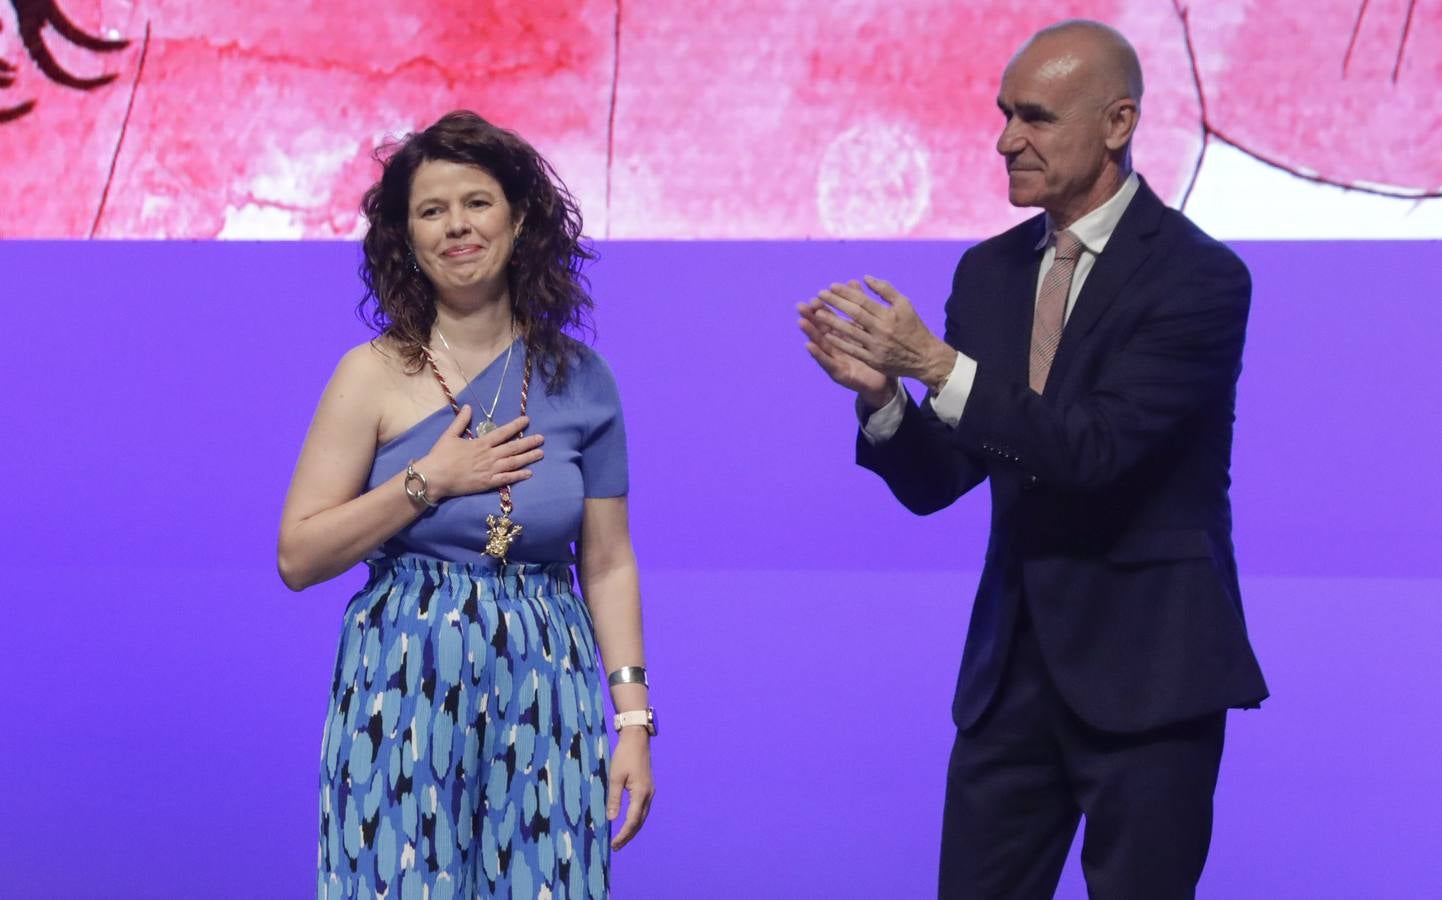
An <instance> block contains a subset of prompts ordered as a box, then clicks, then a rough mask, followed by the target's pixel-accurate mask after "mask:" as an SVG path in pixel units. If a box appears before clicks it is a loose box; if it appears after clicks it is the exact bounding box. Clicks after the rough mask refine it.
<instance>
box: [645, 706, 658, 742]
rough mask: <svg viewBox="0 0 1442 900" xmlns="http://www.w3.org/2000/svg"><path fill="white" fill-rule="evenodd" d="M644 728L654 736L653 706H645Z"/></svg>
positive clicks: (654, 711) (654, 718) (654, 715)
mask: <svg viewBox="0 0 1442 900" xmlns="http://www.w3.org/2000/svg"><path fill="white" fill-rule="evenodd" d="M646 730H647V731H649V732H651V737H655V736H656V710H655V709H654V708H653V707H650V706H648V707H646Z"/></svg>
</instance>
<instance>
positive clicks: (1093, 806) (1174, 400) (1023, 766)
mask: <svg viewBox="0 0 1442 900" xmlns="http://www.w3.org/2000/svg"><path fill="white" fill-rule="evenodd" d="M1141 96H1142V78H1141V68H1140V65H1139V64H1138V61H1137V57H1136V53H1135V51H1134V50H1133V49H1132V47H1131V45H1130V44H1128V43H1127V41H1126V39H1125V38H1123V37H1122V36H1121V35H1120V34H1118V33H1116V32H1115V31H1113V30H1112V29H1111V28H1108V27H1107V26H1105V25H1101V24H1099V23H1095V22H1083V21H1071V22H1063V23H1061V24H1059V25H1055V26H1052V27H1050V28H1047V29H1045V30H1043V31H1041V32H1040V33H1038V34H1037V35H1035V36H1034V37H1033V38H1032V39H1031V40H1030V41H1028V42H1027V44H1026V45H1025V46H1023V47H1022V48H1021V49H1020V50H1019V51H1018V52H1017V54H1016V56H1015V57H1013V58H1012V60H1011V62H1010V63H1009V64H1008V66H1007V68H1006V70H1005V72H1004V73H1003V76H1002V82H1001V92H1000V95H999V97H998V105H999V106H1000V107H1001V111H1002V113H1003V114H1004V116H1005V118H1006V125H1005V127H1004V128H1003V129H1002V133H1001V137H1000V139H999V140H998V141H997V150H998V152H1000V153H1001V155H1002V156H1003V157H1005V159H1006V165H1007V171H1008V175H1009V178H1010V200H1011V202H1012V204H1014V205H1016V206H1035V207H1041V208H1042V209H1043V210H1044V215H1039V216H1037V217H1035V218H1033V219H1031V220H1029V221H1027V222H1025V223H1023V224H1022V225H1020V226H1018V227H1016V228H1013V229H1012V230H1010V231H1008V232H1006V233H1004V234H1001V235H999V236H997V237H994V238H991V239H990V240H987V241H984V242H982V243H981V244H978V245H977V246H975V247H973V248H971V249H970V250H968V251H967V252H966V253H965V254H964V255H963V256H962V259H961V262H960V264H959V265H958V266H957V269H956V275H955V278H954V280H953V284H952V292H951V297H950V299H949V300H948V301H947V304H946V332H945V339H944V340H942V339H940V338H937V337H936V336H935V335H934V334H932V333H931V332H930V331H928V330H927V329H926V327H925V325H923V324H922V323H921V321H920V319H919V318H918V317H917V315H916V313H915V311H914V309H913V308H912V306H911V304H910V302H909V301H908V300H907V299H906V298H905V297H904V296H903V295H901V294H900V293H899V292H897V290H896V289H895V288H893V287H892V286H891V285H890V284H888V283H886V282H884V281H881V280H879V279H874V278H870V277H868V278H867V286H868V287H870V288H871V290H872V291H873V292H874V293H875V294H876V295H877V296H876V297H872V296H870V295H868V294H867V293H866V292H865V291H864V290H862V287H861V285H860V284H858V283H857V282H854V281H853V282H851V283H849V284H835V285H832V286H831V288H830V289H829V290H826V291H823V292H822V293H821V294H820V295H819V296H818V297H817V298H815V299H813V300H812V301H811V302H809V303H805V304H802V305H801V307H800V310H801V313H802V320H801V328H802V330H803V331H804V332H805V334H806V336H807V338H808V344H807V349H808V351H809V352H810V353H811V355H812V357H813V358H815V360H816V361H817V362H818V363H819V364H820V366H821V367H822V368H823V369H824V370H825V371H826V373H827V374H828V375H830V376H831V378H832V379H833V380H835V381H836V382H838V383H840V384H842V385H843V386H845V387H848V388H850V389H852V390H855V391H856V392H857V394H858V398H859V399H858V411H859V412H860V413H861V415H862V433H861V435H860V436H859V438H858V440H857V461H858V462H859V463H860V464H861V465H863V466H865V467H866V468H868V469H871V470H872V471H874V472H876V473H877V474H879V475H880V476H881V477H882V478H884V479H885V480H886V483H887V485H888V486H889V487H890V488H891V491H892V493H894V494H895V495H896V497H897V498H898V499H899V500H901V502H902V503H903V504H905V505H906V507H907V508H908V509H910V510H912V511H913V512H916V513H919V514H926V513H931V512H934V511H936V510H938V509H941V508H943V507H945V506H947V505H949V504H950V503H952V502H953V501H954V500H955V499H956V498H957V497H959V496H961V495H962V494H963V493H965V492H966V491H968V490H970V489H971V488H973V487H975V486H976V485H978V484H979V483H981V481H982V480H984V479H986V480H989V481H990V483H991V493H992V518H991V538H990V541H989V543H988V546H987V550H986V563H985V568H984V570H983V573H982V577H981V582H980V585H979V586H978V589H977V595H976V601H975V605H974V607H973V610H972V617H971V625H970V628H969V630H968V633H967V639H966V648H965V652H964V654H963V657H962V662H961V672H960V675H959V677H958V682H957V688H956V697H955V701H954V704H953V708H952V714H953V718H954V719H955V722H956V726H957V736H956V742H955V744H954V746H953V749H952V755H951V761H950V766H949V769H948V777H947V795H946V805H945V813H944V819H943V826H942V858H941V873H940V876H941V877H940V895H941V896H942V897H946V898H952V897H1049V896H1051V895H1052V894H1053V892H1054V891H1055V889H1056V884H1057V880H1058V878H1059V877H1060V872H1061V867H1062V864H1063V862H1064V861H1065V858H1066V854H1067V850H1068V847H1069V846H1070V843H1071V840H1072V837H1073V835H1074V833H1075V831H1076V827H1077V823H1078V821H1079V818H1080V816H1081V815H1083V814H1084V815H1085V816H1086V820H1087V825H1086V830H1085V836H1084V839H1083V845H1082V865H1083V868H1084V870H1085V874H1086V879H1087V884H1088V887H1089V890H1090V892H1091V894H1092V896H1096V897H1137V898H1147V900H1160V898H1171V897H1190V896H1193V895H1194V893H1195V887H1196V883H1197V880H1198V878H1199V877H1200V875H1201V871H1202V865H1203V863H1204V861H1205V859H1206V854H1207V846H1208V843H1209V842H1210V839H1211V823H1212V794H1213V791H1214V788H1215V785H1216V777H1217V768H1218V765H1219V762H1220V759H1221V749H1222V736H1223V729H1224V724H1225V715H1226V710H1227V709H1228V708H1233V707H1249V706H1256V705H1258V704H1259V703H1260V702H1261V701H1262V700H1263V699H1264V698H1265V697H1266V696H1267V688H1266V685H1265V684H1264V682H1263V680H1262V675H1261V672H1260V670H1259V669H1258V666H1257V663H1256V660H1255V658H1254V657H1253V655H1252V650H1251V647H1250V645H1249V643H1248V639H1247V635H1246V629H1245V626H1244V624H1243V620H1242V611H1241V604H1240V598H1239V591H1238V586H1237V574H1236V565H1235V561H1234V558H1233V552H1232V544H1231V508H1230V503H1229V500H1228V496H1227V489H1228V486H1229V484H1230V478H1229V475H1228V469H1229V466H1230V457H1231V443H1232V420H1233V406H1234V401H1235V394H1236V379H1237V375H1238V373H1239V371H1240V367H1241V354H1242V343H1243V338H1244V335H1245V330H1246V321H1247V310H1248V305H1249V303H1250V296H1251V281H1250V277H1249V276H1248V274H1247V270H1246V267H1245V266H1244V265H1243V264H1242V263H1241V262H1240V261H1239V260H1238V259H1237V258H1236V256H1234V255H1233V254H1232V253H1231V251H1229V250H1228V249H1227V248H1225V247H1223V246H1222V245H1221V244H1219V243H1217V242H1215V241H1213V240H1212V239H1211V238H1209V237H1207V236H1206V235H1205V234H1203V233H1202V232H1201V231H1200V230H1198V229H1197V228H1196V227H1195V226H1193V225H1192V224H1191V223H1190V222H1188V221H1187V220H1186V219H1185V218H1184V217H1183V216H1182V215H1181V214H1180V213H1177V212H1175V211H1173V210H1170V209H1167V208H1166V207H1164V206H1163V205H1162V203H1161V201H1160V200H1158V198H1157V197H1156V195H1155V194H1153V193H1152V191H1151V190H1150V189H1149V188H1148V187H1147V186H1146V183H1145V182H1144V181H1142V180H1141V179H1140V178H1139V177H1138V176H1137V175H1136V174H1135V173H1133V172H1132V170H1131V155H1130V145H1131V139H1132V135H1133V132H1134V131H1135V129H1136V126H1137V119H1138V114H1139V105H1140V101H1141ZM877 298H879V299H877ZM901 378H913V379H916V380H917V381H920V382H921V383H922V384H923V385H925V387H926V388H927V390H928V398H927V400H926V401H925V402H924V403H922V404H920V405H918V404H917V403H915V402H914V401H913V400H912V399H911V397H910V395H909V394H908V393H907V392H906V391H904V390H903V389H902V387H901V382H900V379H901Z"/></svg>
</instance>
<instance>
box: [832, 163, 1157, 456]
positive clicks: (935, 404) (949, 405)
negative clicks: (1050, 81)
mask: <svg viewBox="0 0 1442 900" xmlns="http://www.w3.org/2000/svg"><path fill="white" fill-rule="evenodd" d="M1140 184H1141V182H1140V181H1139V179H1138V178H1137V174H1136V173H1135V172H1133V173H1132V174H1130V175H1128V176H1127V180H1126V181H1124V182H1122V186H1121V188H1120V189H1118V190H1117V192H1116V193H1115V194H1113V195H1112V197H1111V199H1110V200H1108V201H1107V202H1105V203H1103V204H1102V205H1101V206H1098V207H1097V208H1096V209H1094V210H1092V211H1091V212H1089V213H1087V214H1086V215H1084V216H1082V217H1081V218H1080V219H1077V220H1076V221H1075V222H1073V223H1072V225H1071V228H1070V229H1068V230H1069V231H1071V233H1072V234H1074V235H1076V237H1077V240H1079V241H1081V245H1082V252H1081V255H1080V256H1079V257H1077V261H1076V268H1075V269H1074V270H1073V271H1072V277H1071V290H1070V291H1068V292H1067V298H1066V312H1065V313H1064V316H1065V318H1064V319H1063V320H1062V321H1063V323H1065V321H1066V319H1069V318H1071V311H1072V307H1074V306H1076V298H1077V295H1079V294H1080V293H1081V289H1082V285H1084V284H1086V280H1087V275H1089V274H1090V273H1091V270H1092V266H1094V265H1096V260H1097V255H1098V254H1100V253H1101V252H1102V251H1103V250H1105V249H1106V246H1107V241H1109V240H1111V236H1112V232H1114V231H1116V228H1117V223H1118V222H1120V221H1121V218H1122V213H1124V212H1126V209H1127V206H1128V205H1129V204H1130V203H1131V202H1132V197H1134V196H1136V193H1137V188H1138V187H1139V186H1140ZM1046 226H1047V227H1046V232H1045V233H1044V234H1043V235H1042V239H1041V241H1039V242H1038V243H1037V245H1036V249H1038V250H1043V253H1042V256H1041V268H1040V269H1038V271H1037V277H1036V294H1035V296H1033V298H1032V302H1033V303H1035V302H1036V301H1037V300H1040V299H1041V283H1042V281H1043V280H1045V278H1046V273H1047V271H1048V270H1049V269H1050V268H1051V264H1052V261H1053V260H1055V259H1056V241H1054V240H1053V239H1052V230H1053V229H1052V223H1051V217H1050V216H1048V217H1047V223H1046ZM975 383H976V360H974V359H972V358H971V357H970V356H967V355H966V354H965V353H962V352H960V351H957V354H956V364H955V365H954V366H952V368H951V374H950V375H948V376H947V378H946V383H945V384H943V385H942V388H941V393H940V394H938V395H937V396H935V397H932V398H931V399H930V400H929V401H928V402H929V403H931V409H932V411H933V412H935V413H936V417H937V418H938V419H940V420H941V421H943V422H945V423H946V424H947V425H949V426H951V427H952V428H955V427H956V424H957V423H958V422H960V421H961V414H962V412H963V411H964V410H965V409H966V400H967V398H968V397H970V396H971V387H972V385H973V384H975ZM904 390H905V389H904V388H903V387H902V386H901V381H900V379H898V380H897V382H896V393H895V394H894V395H892V398H891V402H889V403H887V404H886V405H885V406H883V407H882V408H881V409H878V410H877V411H876V412H874V413H872V414H871V415H870V416H869V417H867V418H866V419H865V420H864V421H863V422H862V426H861V433H862V434H864V435H865V436H866V440H867V441H869V442H870V443H871V444H873V445H875V444H880V443H882V442H883V441H888V440H890V439H891V436H892V435H894V434H896V429H898V428H900V427H901V417H902V415H903V413H904V412H905V410H906V396H905V394H904ZM856 410H857V415H858V416H865V410H864V409H862V405H861V400H860V399H859V398H858V399H857V401H856Z"/></svg>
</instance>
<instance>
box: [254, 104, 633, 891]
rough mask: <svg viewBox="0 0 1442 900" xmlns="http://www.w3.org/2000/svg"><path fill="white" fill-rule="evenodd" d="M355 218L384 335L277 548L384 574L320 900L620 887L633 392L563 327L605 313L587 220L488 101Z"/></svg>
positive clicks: (351, 390)
mask: <svg viewBox="0 0 1442 900" xmlns="http://www.w3.org/2000/svg"><path fill="white" fill-rule="evenodd" d="M364 211H365V214H366V217H367V219H368V220H369V229H368V231H367V233H366V237H365V261H364V263H363V264H362V267H361V276H362V278H363V279H364V281H365V284H366V288H367V295H366V299H365V300H364V301H362V306H363V308H364V307H369V308H370V311H371V316H372V320H373V322H374V323H375V325H376V327H377V329H378V331H379V332H380V334H379V336H378V337H377V338H376V339H375V340H373V341H370V342H367V343H365V344H362V345H360V346H358V347H355V348H354V349H352V350H350V351H349V352H348V353H346V354H345V356H344V357H342V359H341V361H340V364H339V365H338V366H337V367H336V371H335V374H334V375H333V376H332V378H331V381H330V383H329V384H328V385H327V386H326V389H325V393H324V394H323V395H322V397H321V400H320V404H319V407H318V408H317V410H316V414H315V419H314V422H313V423H312V425H311V428H310V432H309V434H308V435H307V437H306V440H305V446H304V448H303V449H302V450H301V455H300V461H299V463H298V464H297V466H296V471H295V475H294V478H293V480H292V483H291V488H290V493H289V495H288V496H287V498H286V503H285V512H284V514H283V519H282V523H281V532H280V545H279V554H278V556H279V565H280V572H281V577H282V578H283V579H284V581H285V583H286V584H287V585H288V586H289V587H291V588H292V589H294V590H300V589H302V588H305V587H307V586H309V585H312V584H316V583H318V582H320V581H324V580H326V579H328V578H332V577H334V576H336V575H338V574H340V573H342V572H344V571H346V570H347V569H349V568H350V567H351V566H353V565H355V564H356V563H357V562H359V561H361V560H362V559H364V560H365V561H366V563H367V564H368V566H369V569H370V578H369V579H368V580H367V582H366V585H365V587H364V588H363V589H362V590H361V592H360V593H359V594H357V595H356V596H355V597H354V598H353V599H352V600H351V602H350V605H349V606H348V607H347V608H346V611H345V615H344V632H343V634H342V636H341V645H340V652H339V656H338V659H337V662H336V674H335V679H334V682H333V684H332V697H331V703H330V711H329V714H328V718H327V722H326V728H325V736H324V740H323V759H322V772H321V798H320V814H321V829H320V832H321V833H320V862H319V879H318V885H317V893H318V895H319V896H322V897H351V896H372V895H375V894H378V893H381V892H385V893H387V894H388V895H389V896H392V897H407V898H408V897H421V896H423V895H424V896H429V897H431V898H436V897H475V896H500V897H518V898H520V897H525V898H532V897H556V898H561V897H566V898H577V897H604V896H606V895H607V894H608V892H609V882H608V868H609V859H610V850H611V849H612V848H619V847H621V846H622V845H624V844H625V843H626V842H627V841H628V840H630V839H631V838H632V837H633V836H634V835H635V834H636V831H637V830H638V829H639V828H640V827H641V824H642V822H644V820H645V818H646V813H647V811H648V808H649V806H650V802H651V796H652V792H653V788H652V781H651V765H650V737H651V735H652V734H654V733H655V726H654V713H653V712H652V711H650V710H649V709H648V708H647V706H646V701H647V688H646V681H645V669H644V668H643V666H644V664H645V663H644V657H643V648H642V639H641V608H640V595H639V590H638V587H637V577H636V561H635V556H634V554H633V553H632V549H631V539H630V531H629V527H628V525H627V518H626V491H627V486H628V485H627V477H628V476H627V468H626V446H625V430H624V426H623V424H622V420H621V411H620V406H619V403H618V398H617V395H616V387H615V383H614V381H613V380H612V377H611V372H610V370H609V369H608V368H607V366H606V364H605V363H604V362H603V361H602V360H601V358H600V357H599V356H597V355H596V354H595V353H594V352H593V351H591V350H590V349H589V348H587V347H585V346H584V345H582V344H580V343H579V342H577V341H576V340H575V339H573V338H571V337H569V336H568V335H567V334H566V332H567V331H568V330H575V329H576V328H578V327H579V326H583V325H584V324H585V316H586V313H587V312H588V310H589V309H590V307H591V300H590V297H589V296H588V295H587V293H586V281H585V279H584V277H583V276H582V275H581V272H580V268H581V265H582V263H584V262H585V261H587V260H589V259H592V258H593V256H592V254H591V253H590V252H589V251H588V250H587V249H586V247H585V246H584V245H583V244H582V243H581V237H580V234H581V222H580V216H579V214H578V212H577V210H576V207H575V203H574V201H573V200H572V199H571V197H570V195H569V194H568V193H567V192H566V189H565V187H564V186H563V185H561V183H560V182H559V180H558V179H557V178H556V177H555V174H554V172H553V171H552V170H551V168H550V166H549V165H548V164H547V163H546V162H545V160H543V159H542V158H541V157H540V155H539V154H537V153H536V151H535V150H534V149H533V148H532V147H531V146H530V145H529V144H527V143H526V142H525V141H524V140H522V139H521V138H519V137H518V136H516V135H514V134H512V133H510V132H508V131H505V130H503V129H500V128H497V127H495V126H494V125H491V124H490V123H488V122H486V121H485V120H483V119H482V118H480V117H479V116H477V115H475V114H474V113H469V112H455V113H451V114H449V115H447V116H445V117H444V118H442V119H441V120H440V121H438V122H436V123H435V124H434V125H432V126H431V127H429V128H427V129H425V130H424V131H421V132H418V133H416V134H412V135H410V136H409V137H408V138H406V139H405V140H404V141H403V142H402V143H401V144H400V145H399V147H398V148H396V149H395V150H394V152H393V153H392V154H391V155H390V156H389V157H388V158H387V159H385V160H384V169H383V173H382V175H381V178H380V181H379V182H377V183H376V184H375V186H373V187H372V188H371V189H370V191H368V192H367V194H366V197H365V202H364ZM573 543H574V544H575V547H576V552H575V553H573V552H572V549H571V545H572V544H573ZM572 563H574V564H575V565H576V569H577V572H578V575H579V581H580V586H581V590H582V593H583V594H584V596H585V602H584V603H582V602H581V600H580V599H579V598H578V597H577V596H576V594H575V593H574V592H573V591H572V588H571V573H570V568H569V566H570V564H572ZM593 623H594V628H593ZM597 644H599V647H600V652H601V656H602V657H603V658H604V660H605V663H606V665H607V666H608V671H610V672H611V673H612V674H611V677H610V679H609V680H610V682H611V685H612V701H613V704H614V706H615V708H616V709H617V710H618V711H620V712H619V714H618V715H617V717H616V718H617V722H616V728H617V731H618V738H617V742H616V748H615V753H614V759H613V760H612V761H611V763H610V777H609V783H608V782H607V757H608V755H609V748H608V741H607V735H606V730H605V723H604V721H603V707H602V704H601V691H600V678H599V675H598V671H597V664H596V645H597ZM622 791H627V792H629V793H630V795H631V797H630V803H629V805H628V808H627V812H626V818H625V820H624V822H623V823H622V824H621V826H620V829H619V831H618V833H617V834H616V836H615V839H614V840H609V839H608V835H609V831H610V825H609V822H610V821H613V820H615V819H616V818H617V817H618V814H619V810H620V795H621V793H622Z"/></svg>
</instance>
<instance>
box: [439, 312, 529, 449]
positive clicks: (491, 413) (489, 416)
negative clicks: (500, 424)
mask: <svg viewBox="0 0 1442 900" xmlns="http://www.w3.org/2000/svg"><path fill="white" fill-rule="evenodd" d="M515 334H516V328H515V323H512V324H511V342H510V343H509V344H507V345H506V364H505V365H504V366H502V367H501V380H500V381H497V382H496V395H495V396H494V397H492V398H491V408H490V409H486V408H485V407H484V406H481V405H480V404H479V403H477V404H476V406H477V407H479V408H480V411H481V415H483V416H485V417H486V420H485V421H484V422H481V423H479V424H477V425H476V426H475V429H476V437H480V436H481V435H483V434H489V433H491V432H492V431H495V430H496V404H498V403H500V402H501V388H502V387H504V386H505V384H506V373H507V372H509V371H511V351H513V350H515V349H516V336H515ZM436 336H437V337H439V338H440V339H441V346H442V347H445V348H446V353H447V354H448V355H449V356H450V358H451V362H452V364H454V365H455V367H456V371H457V372H460V373H461V377H462V378H465V380H466V386H465V387H463V388H461V392H462V393H464V392H465V391H467V390H470V387H471V383H472V382H474V381H475V378H466V370H465V369H463V368H461V361H460V360H459V359H457V358H456V351H454V350H452V349H451V342H450V341H448V340H446V333H445V332H444V331H441V329H440V326H439V325H437V326H436ZM432 365H434V363H432ZM482 371H485V370H484V369H482ZM479 377H481V373H480V372H477V373H476V378H479Z"/></svg>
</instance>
